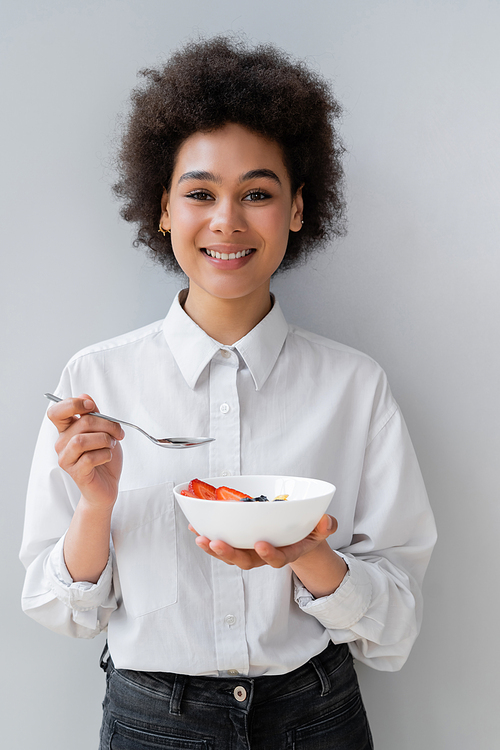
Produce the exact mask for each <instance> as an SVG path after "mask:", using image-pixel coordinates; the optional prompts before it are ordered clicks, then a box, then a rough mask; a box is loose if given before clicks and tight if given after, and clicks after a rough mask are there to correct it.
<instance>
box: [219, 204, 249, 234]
mask: <svg viewBox="0 0 500 750" xmlns="http://www.w3.org/2000/svg"><path fill="white" fill-rule="evenodd" d="M246 229H247V222H246V219H245V215H244V211H243V207H242V206H241V204H240V202H239V201H234V200H231V199H229V198H228V199H221V200H219V201H217V202H216V203H215V204H214V210H213V213H212V216H211V218H210V230H211V231H212V232H219V233H220V234H225V235H228V234H232V233H233V232H244V231H245V230H246Z"/></svg>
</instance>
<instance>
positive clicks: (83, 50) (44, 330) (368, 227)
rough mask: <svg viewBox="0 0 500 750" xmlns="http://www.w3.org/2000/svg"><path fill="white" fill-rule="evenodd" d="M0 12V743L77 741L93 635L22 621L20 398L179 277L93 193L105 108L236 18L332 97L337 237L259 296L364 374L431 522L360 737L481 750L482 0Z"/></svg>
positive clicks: (496, 105)
mask: <svg viewBox="0 0 500 750" xmlns="http://www.w3.org/2000/svg"><path fill="white" fill-rule="evenodd" d="M0 24H1V28H0V34H1V50H0V54H1V64H0V75H1V79H2V82H1V111H2V115H1V144H2V161H3V166H2V170H1V180H2V193H1V201H0V208H1V211H2V217H1V227H2V269H3V270H2V274H1V285H2V288H1V297H0V299H1V304H2V321H3V324H2V330H1V335H2V339H1V355H2V367H1V386H2V388H1V406H2V431H1V439H2V444H1V452H0V455H1V457H2V477H3V481H2V487H3V493H2V494H3V497H2V503H1V513H2V519H1V523H0V530H1V534H2V544H1V555H2V560H1V570H2V583H3V585H2V590H3V593H2V617H1V629H2V630H1V644H2V667H3V680H2V688H1V690H2V695H1V700H0V712H1V726H2V735H3V736H2V744H3V746H4V747H9V748H14V747H15V748H20V749H21V750H24V749H25V748H26V749H27V748H31V747H36V748H37V749H38V750H48V749H49V748H50V750H63V749H66V748H68V747H71V748H73V750H90V748H94V747H96V746H97V735H98V727H99V721H100V702H101V699H102V695H103V686H104V683H103V678H102V674H101V672H100V670H99V668H98V666H97V661H98V655H99V652H100V649H101V647H102V639H101V638H99V639H97V640H96V641H90V642H86V641H72V640H70V639H65V638H64V637H62V636H57V635H55V634H52V633H51V632H49V631H46V630H44V629H43V628H41V627H40V626H38V625H37V624H35V623H34V622H32V621H31V620H30V619H28V618H27V617H26V616H25V615H23V614H22V613H21V611H20V607H19V596H20V591H21V586H22V580H23V570H22V567H21V565H20V563H19V562H18V560H17V554H18V548H19V544H20V538H21V531H22V522H23V499H24V493H25V488H26V482H27V476H28V471H29V466H30V461H31V455H32V451H33V447H34V443H35V439H36V434H37V431H38V427H39V423H40V421H41V418H42V415H43V413H44V410H45V408H46V403H45V400H44V399H43V396H42V394H43V392H44V391H46V390H50V389H52V388H54V387H55V385H56V383H57V380H58V377H59V373H60V370H61V369H62V367H63V365H64V363H65V362H66V360H67V359H68V358H69V357H70V356H71V354H72V353H74V352H75V351H76V350H78V349H79V348H81V347H83V346H85V345H87V344H91V343H93V342H95V341H98V340H101V339H104V338H107V337H109V336H113V335H115V334H118V333H121V332H123V331H126V330H129V329H132V328H136V327H138V326H141V325H143V324H146V323H148V322H150V321H151V320H155V319H158V318H160V317H163V316H164V314H165V313H166V311H167V309H168V306H169V304H170V301H171V299H172V297H173V296H174V294H175V292H176V290H177V289H178V288H179V281H177V280H175V279H169V278H168V277H166V276H165V275H164V273H163V272H162V271H161V270H160V269H158V268H155V267H153V266H152V265H151V264H150V263H149V262H148V261H147V260H145V259H144V258H143V256H142V255H141V254H140V253H139V252H138V251H136V250H134V249H133V248H132V247H131V233H130V229H129V228H128V227H127V226H125V224H124V222H122V221H121V220H120V219H119V217H118V206H117V205H116V203H115V202H114V200H113V199H112V197H111V195H110V190H109V184H110V182H111V180H112V174H111V172H110V168H109V153H110V147H111V142H112V133H113V131H114V128H115V122H116V116H117V113H118V112H119V111H123V107H124V104H125V102H126V99H127V96H128V92H129V90H130V88H131V87H132V86H133V85H134V84H135V81H136V71H137V70H138V69H139V68H141V67H143V66H147V65H153V64H155V63H156V62H158V60H159V58H160V57H161V56H166V55H168V53H169V52H170V51H171V50H172V49H173V48H174V47H176V46H178V45H179V44H180V43H181V42H183V41H185V40H187V39H188V38H191V37H192V36H193V34H196V33H197V32H200V33H202V34H212V33H215V32H220V31H229V30H243V31H245V32H246V33H247V34H248V36H249V37H250V39H252V40H254V41H272V42H274V43H276V44H278V45H280V46H282V47H283V48H285V49H287V50H289V51H290V52H292V53H293V54H294V55H296V56H298V57H301V58H306V59H307V60H308V61H309V63H310V64H311V65H312V66H313V67H315V68H317V69H318V70H319V71H321V72H322V73H323V74H324V75H326V76H327V77H329V78H331V79H332V80H333V81H334V85H335V89H336V92H337V95H338V97H339V98H340V100H341V101H342V102H343V103H344V105H345V109H346V111H345V116H344V120H343V124H342V131H343V136H344V139H345V141H346V144H347V147H348V150H349V154H348V157H347V160H346V169H347V179H348V197H349V204H350V230H349V234H348V236H347V237H346V238H345V239H344V240H342V241H341V242H340V243H338V244H337V245H336V247H335V248H334V251H333V252H327V253H324V254H322V255H320V256H317V257H316V258H315V259H314V260H312V261H311V262H310V264H309V266H308V267H307V268H302V269H299V270H296V271H294V272H292V273H290V274H288V275H287V276H285V277H283V278H282V279H280V280H279V281H278V282H277V283H276V284H275V285H274V290H275V292H276V294H277V295H278V296H279V299H280V302H281V304H282V306H283V308H284V310H285V313H286V314H287V316H288V318H289V320H291V321H292V322H295V323H299V324H300V325H302V326H304V327H306V328H309V329H310V330H314V331H317V332H319V333H321V334H324V335H326V336H329V337H330V338H335V339H337V340H340V341H342V342H345V343H347V344H350V345H351V346H354V347H357V348H359V349H361V350H364V351H366V352H368V353H369V354H370V355H372V356H373V357H374V358H375V359H377V360H378V361H379V362H380V363H381V364H382V366H383V367H384V368H385V369H386V371H387V372H388V375H389V379H390V382H391V384H392V387H393V391H394V393H395V395H396V398H397V399H398V401H399V402H400V404H401V406H402V409H403V412H404V414H405V416H406V419H407V422H408V425H409V428H410V432H411V434H412V437H413V440H414V443H415V446H416V449H417V453H418V455H419V458H420V462H421V466H422V470H423V473H424V476H425V479H426V482H427V486H428V490H429V494H430V497H431V501H432V504H433V507H434V510H435V513H436V517H437V522H438V526H439V532H440V540H439V543H438V546H437V549H436V552H435V555H434V557H433V560H432V563H431V566H430V569H429V573H428V577H427V579H426V584H425V596H426V610H425V620H424V625H423V629H422V633H421V636H420V638H419V640H418V642H417V644H416V646H415V648H414V650H413V652H412V654H411V656H410V659H409V661H408V663H407V664H406V666H405V667H404V668H403V670H402V671H401V672H399V673H396V674H384V673H378V672H375V671H374V670H371V669H369V668H367V667H363V666H360V667H359V670H358V673H359V677H360V681H361V685H362V689H363V692H364V697H365V702H366V705H367V710H368V714H369V717H370V720H371V723H372V727H373V732H374V737H375V741H376V746H377V748H378V750H417V748H418V750H421V748H429V749H431V750H433V749H436V750H452V749H453V750H457V748H458V749H459V750H460V749H462V748H464V749H465V748H474V750H491V748H493V747H497V746H498V744H497V743H498V737H499V736H500V724H499V711H498V703H499V697H500V696H499V693H498V672H499V663H498V649H497V647H496V644H497V641H498V622H499V621H500V617H499V615H500V612H499V604H498V589H499V587H498V572H499V564H498V551H497V548H498V545H497V540H498V527H499V523H498V521H499V505H498V487H499V464H500V461H499V448H500V445H499V442H500V441H499V428H498V425H499V423H500V414H499V398H498V384H499V381H500V357H499V347H498V343H499V341H498V333H499V326H498V320H499V312H500V302H499V295H498V278H499V271H500V257H499V252H498V237H499V230H500V226H499V218H498V217H499V210H498V209H499V183H500V177H499V174H500V170H499V166H500V165H499V114H500V112H499V109H500V102H499V97H498V82H499V76H500V64H499V63H500V48H499V44H498V39H499V32H500V5H499V3H498V2H494V1H492V2H486V1H485V0H464V1H463V2H460V0H455V1H454V2H452V1H451V0H450V1H449V2H445V1H444V0H443V1H440V0H437V1H434V2H429V1H427V2H426V1H424V0H422V1H418V0H399V1H398V0H387V1H386V2H380V1H377V0H343V1H338V2H336V1H333V2H332V0H324V1H322V0H309V2H307V3H303V2H298V0H286V1H285V0H274V2H272V3H270V2H269V1H268V0H266V2H263V1H262V0H252V2H251V3H247V2H241V1H240V0H221V1H219V2H217V3H215V4H214V3H206V2H200V1H199V0H189V2H175V3H174V2H170V1H168V0H166V1H165V0H163V1H162V2H160V1H159V0H146V1H144V0H143V1H142V2H139V0H129V1H126V0H123V1H119V0H103V1H102V2H98V1H97V0H88V1H87V2H83V1H82V0H79V1H78V2H76V0H47V1H46V2H42V0H38V1H35V0H24V2H19V1H18V0H3V3H2V8H1V11H0ZM131 397H133V394H131Z"/></svg>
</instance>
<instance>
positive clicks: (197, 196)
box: [186, 190, 213, 201]
mask: <svg viewBox="0 0 500 750" xmlns="http://www.w3.org/2000/svg"><path fill="white" fill-rule="evenodd" d="M186 197H187V198H194V200H196V201H209V200H213V199H212V196H211V195H210V193H207V192H206V190H193V191H192V192H191V193H188V194H187V196H186Z"/></svg>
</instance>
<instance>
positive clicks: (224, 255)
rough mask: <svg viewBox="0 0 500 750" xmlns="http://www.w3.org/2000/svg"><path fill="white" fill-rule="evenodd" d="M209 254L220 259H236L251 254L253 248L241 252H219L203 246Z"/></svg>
mask: <svg viewBox="0 0 500 750" xmlns="http://www.w3.org/2000/svg"><path fill="white" fill-rule="evenodd" d="M203 249H204V250H205V252H206V254H207V255H210V256H211V257H212V258H218V259H219V260H235V258H245V257H246V256H247V255H250V253H251V252H252V249H253V248H248V249H247V250H242V251H241V252H239V251H238V252H237V253H218V252H217V251H216V250H209V249H208V248H206V247H205V248H203Z"/></svg>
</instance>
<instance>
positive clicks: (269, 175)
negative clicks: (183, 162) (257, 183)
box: [177, 169, 281, 185]
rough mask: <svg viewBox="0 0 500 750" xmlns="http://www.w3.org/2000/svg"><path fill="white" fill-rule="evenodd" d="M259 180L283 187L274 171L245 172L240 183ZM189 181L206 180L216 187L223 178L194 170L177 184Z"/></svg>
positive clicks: (184, 175) (220, 183) (252, 170)
mask: <svg viewBox="0 0 500 750" xmlns="http://www.w3.org/2000/svg"><path fill="white" fill-rule="evenodd" d="M259 178H265V179H267V180H272V181H273V182H276V183H277V184H278V185H281V180H280V178H279V177H278V175H277V174H276V172H273V171H272V169H251V170H250V172H245V174H242V175H241V176H240V179H239V182H240V184H241V183H242V182H246V181H247V180H256V179H259ZM187 180H205V181H206V182H215V184H216V185H222V177H220V175H216V174H214V173H213V172H206V171H205V170H199V169H194V170H193V171H191V172H184V174H182V175H181V176H180V177H179V182H178V183H177V184H178V185H180V184H181V182H186V181H187Z"/></svg>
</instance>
